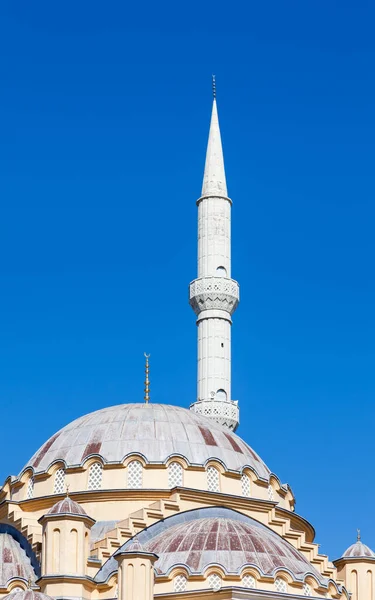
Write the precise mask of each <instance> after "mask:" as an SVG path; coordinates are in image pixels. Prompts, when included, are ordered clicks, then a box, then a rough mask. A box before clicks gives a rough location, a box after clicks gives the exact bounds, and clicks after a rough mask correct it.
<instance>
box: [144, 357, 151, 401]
mask: <svg viewBox="0 0 375 600" xmlns="http://www.w3.org/2000/svg"><path fill="white" fill-rule="evenodd" d="M144 355H145V359H146V366H145V373H146V379H145V402H146V404H148V403H149V402H150V379H149V376H148V375H149V371H150V365H149V362H148V359H149V358H150V356H151V354H146V352H144Z"/></svg>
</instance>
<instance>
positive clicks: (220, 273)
mask: <svg viewBox="0 0 375 600" xmlns="http://www.w3.org/2000/svg"><path fill="white" fill-rule="evenodd" d="M226 276H227V270H226V268H225V267H217V269H216V277H226Z"/></svg>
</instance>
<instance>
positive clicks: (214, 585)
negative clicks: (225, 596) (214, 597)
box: [207, 573, 222, 592]
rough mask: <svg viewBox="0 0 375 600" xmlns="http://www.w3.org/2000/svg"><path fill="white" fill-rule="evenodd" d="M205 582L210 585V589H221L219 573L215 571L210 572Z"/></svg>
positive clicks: (216, 590)
mask: <svg viewBox="0 0 375 600" xmlns="http://www.w3.org/2000/svg"><path fill="white" fill-rule="evenodd" d="M207 583H208V587H210V588H211V590H214V591H215V592H218V591H219V590H220V589H221V584H222V580H221V577H220V575H218V574H217V573H212V574H211V575H209V577H208V579H207Z"/></svg>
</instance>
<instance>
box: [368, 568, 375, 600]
mask: <svg viewBox="0 0 375 600" xmlns="http://www.w3.org/2000/svg"><path fill="white" fill-rule="evenodd" d="M372 581H373V576H372V571H367V598H368V600H374V586H373V583H372Z"/></svg>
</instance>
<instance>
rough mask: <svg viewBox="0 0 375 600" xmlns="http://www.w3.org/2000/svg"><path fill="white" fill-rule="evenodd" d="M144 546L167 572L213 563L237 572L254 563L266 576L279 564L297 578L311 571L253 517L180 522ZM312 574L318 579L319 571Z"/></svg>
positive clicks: (197, 569) (200, 569) (196, 570)
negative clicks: (177, 568) (243, 519)
mask: <svg viewBox="0 0 375 600" xmlns="http://www.w3.org/2000/svg"><path fill="white" fill-rule="evenodd" d="M145 549H146V550H148V551H149V552H153V553H155V554H157V555H158V557H159V559H158V561H157V562H156V569H157V571H158V572H159V573H168V571H170V569H171V568H172V567H173V566H174V565H177V564H183V565H186V566H187V567H188V568H189V570H190V571H191V572H192V573H203V572H204V571H205V569H206V568H207V567H208V566H209V565H210V564H213V563H215V564H218V565H221V566H222V567H223V568H224V570H225V571H226V572H227V573H239V572H240V571H241V568H242V567H243V566H244V565H246V564H251V565H255V566H257V567H258V568H259V569H260V571H261V572H262V573H263V574H266V575H272V573H273V572H274V571H275V569H278V568H280V567H281V568H283V567H284V568H286V569H288V570H289V571H291V572H292V573H293V574H294V576H295V577H297V578H301V577H303V576H304V575H305V574H306V573H308V572H310V573H311V572H314V569H313V567H312V566H311V564H310V563H309V562H308V561H307V560H306V559H305V558H304V557H303V556H302V554H300V553H299V552H298V550H296V549H295V548H293V546H291V545H290V544H289V543H288V542H286V541H285V540H283V539H282V538H281V537H280V536H278V535H277V534H276V533H274V532H273V531H271V530H270V529H267V528H266V527H262V526H261V525H260V524H258V523H257V522H256V521H252V519H249V520H248V521H247V522H246V523H245V522H241V521H235V520H232V519H223V518H207V519H204V518H203V519H198V520H197V521H192V522H190V523H182V524H180V525H176V526H175V527H172V528H171V529H169V530H167V531H165V532H163V533H161V534H159V535H158V536H157V537H156V538H154V539H153V540H151V541H150V542H148V543H147V544H145ZM315 574H316V575H317V577H318V578H319V579H320V575H319V574H318V572H316V573H315Z"/></svg>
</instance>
